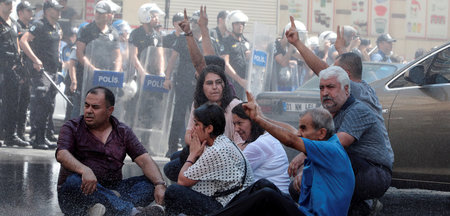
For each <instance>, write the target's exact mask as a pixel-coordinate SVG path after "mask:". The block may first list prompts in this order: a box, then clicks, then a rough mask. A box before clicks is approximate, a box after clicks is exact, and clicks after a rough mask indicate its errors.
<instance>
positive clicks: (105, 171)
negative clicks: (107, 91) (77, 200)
mask: <svg viewBox="0 0 450 216" xmlns="http://www.w3.org/2000/svg"><path fill="white" fill-rule="evenodd" d="M110 121H111V124H112V128H113V129H112V131H111V133H110V134H109V136H108V139H107V140H106V144H103V143H102V142H101V141H100V140H99V139H98V138H97V137H95V136H94V135H93V134H92V133H91V132H90V131H89V128H88V127H87V125H86V123H85V121H84V118H83V116H80V117H78V118H76V119H72V120H69V121H67V122H66V123H65V124H64V125H63V126H62V127H61V130H60V132H59V138H58V148H57V149H56V153H57V152H58V151H59V150H68V151H69V152H70V153H71V154H72V155H73V156H74V157H75V158H76V159H78V160H79V161H80V162H81V163H83V164H84V165H86V166H88V167H89V168H91V169H92V171H93V172H94V174H95V176H96V177H97V181H98V183H100V184H101V185H102V186H104V187H114V186H115V185H116V184H117V183H119V182H120V181H121V180H122V167H123V164H124V163H123V161H124V159H125V156H126V154H128V155H129V156H130V157H131V159H132V160H133V161H134V159H135V158H136V157H138V156H140V155H142V154H145V153H147V150H146V149H145V148H144V146H143V145H142V144H141V142H140V141H139V140H138V138H137V137H136V135H135V134H134V133H133V131H132V130H131V128H129V127H128V126H126V125H125V124H123V123H121V122H119V120H117V119H116V118H115V117H113V116H111V118H110ZM56 153H55V155H56ZM71 174H73V172H70V171H68V170H66V169H64V168H63V167H62V166H61V170H60V172H59V178H58V185H61V184H63V183H64V182H65V180H66V178H67V177H68V176H69V175H71Z"/></svg>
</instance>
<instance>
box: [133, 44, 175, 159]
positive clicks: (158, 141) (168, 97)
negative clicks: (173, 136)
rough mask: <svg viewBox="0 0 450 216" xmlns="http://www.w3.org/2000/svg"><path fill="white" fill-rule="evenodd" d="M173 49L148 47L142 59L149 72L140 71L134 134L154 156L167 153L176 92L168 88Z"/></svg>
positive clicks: (143, 65) (142, 54)
mask: <svg viewBox="0 0 450 216" xmlns="http://www.w3.org/2000/svg"><path fill="white" fill-rule="evenodd" d="M170 52H171V50H170V49H165V48H162V47H148V48H146V49H145V50H143V51H142V52H141V54H140V57H139V60H140V63H141V65H142V67H143V68H144V70H145V73H140V72H138V73H137V85H138V92H137V96H136V98H135V102H136V104H135V115H134V124H133V126H132V128H133V131H134V133H135V134H136V136H137V137H138V138H139V140H140V141H141V142H142V144H143V145H144V146H145V147H146V148H147V150H149V152H150V153H151V154H152V155H156V156H164V154H165V153H166V151H167V142H168V139H169V131H170V127H171V124H170V123H171V121H172V115H173V100H174V91H173V90H170V91H169V90H167V89H165V88H164V86H163V84H164V80H165V77H164V71H165V69H166V67H167V60H168V59H169V57H170Z"/></svg>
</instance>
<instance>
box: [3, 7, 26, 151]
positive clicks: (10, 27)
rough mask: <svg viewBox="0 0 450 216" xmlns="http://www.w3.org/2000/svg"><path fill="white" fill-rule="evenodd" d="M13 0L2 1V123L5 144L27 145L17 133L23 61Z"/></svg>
mask: <svg viewBox="0 0 450 216" xmlns="http://www.w3.org/2000/svg"><path fill="white" fill-rule="evenodd" d="M11 12H12V1H10V0H1V1H0V39H1V40H0V61H1V62H2V64H1V66H0V72H1V73H2V75H3V78H4V82H3V85H2V88H3V91H2V99H3V100H2V114H1V115H2V124H3V128H4V129H5V134H4V135H5V145H7V146H13V145H18V146H27V145H29V143H28V142H25V141H23V140H22V139H20V138H19V137H17V135H16V133H15V132H16V125H17V106H18V103H19V83H21V82H23V80H22V79H23V78H22V77H23V74H21V67H22V63H21V60H20V48H19V44H18V43H19V41H18V29H19V28H20V26H19V24H18V23H17V22H16V21H15V20H13V19H11V18H10V17H9V15H10V14H11Z"/></svg>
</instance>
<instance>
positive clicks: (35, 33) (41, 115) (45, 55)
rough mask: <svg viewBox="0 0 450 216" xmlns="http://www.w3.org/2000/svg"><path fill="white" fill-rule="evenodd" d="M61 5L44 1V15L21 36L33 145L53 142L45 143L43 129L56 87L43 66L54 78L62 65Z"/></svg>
mask: <svg viewBox="0 0 450 216" xmlns="http://www.w3.org/2000/svg"><path fill="white" fill-rule="evenodd" d="M62 8H63V6H61V5H60V4H59V3H58V1H56V0H48V1H46V2H45V3H44V7H43V10H44V17H43V18H42V19H41V20H39V21H36V22H34V23H33V24H32V25H31V27H30V30H29V32H26V33H25V34H24V35H23V36H22V38H21V39H20V47H21V48H22V49H23V51H24V53H25V54H26V55H27V57H28V58H29V59H30V60H31V62H32V64H33V69H34V70H33V71H31V100H30V106H31V107H33V109H31V113H30V118H33V119H34V121H33V122H34V124H35V125H34V127H35V128H36V131H35V139H34V141H33V143H32V144H33V148H36V149H48V148H49V147H50V148H55V147H56V145H52V146H48V145H47V144H46V142H45V133H46V129H47V125H48V120H49V119H48V117H49V115H50V113H51V112H53V110H54V103H55V95H56V88H55V87H54V86H52V84H51V82H50V81H49V80H48V79H47V77H46V76H45V75H44V73H43V70H45V71H46V72H47V73H48V75H49V77H50V78H51V79H53V80H56V73H57V71H58V70H59V69H60V68H61V62H60V59H59V44H60V41H61V37H62V31H61V28H60V27H59V24H58V23H57V21H58V19H59V17H60V14H61V9H62Z"/></svg>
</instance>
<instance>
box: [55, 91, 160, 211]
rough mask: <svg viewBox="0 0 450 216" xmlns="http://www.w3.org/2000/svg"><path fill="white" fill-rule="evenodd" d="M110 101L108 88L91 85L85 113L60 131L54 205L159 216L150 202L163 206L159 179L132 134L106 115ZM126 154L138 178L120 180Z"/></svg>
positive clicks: (150, 161) (112, 101)
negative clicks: (92, 86)
mask: <svg viewBox="0 0 450 216" xmlns="http://www.w3.org/2000/svg"><path fill="white" fill-rule="evenodd" d="M114 102H115V98H114V94H113V93H112V92H111V91H110V90H109V89H107V88H105V87H94V88H92V89H90V90H89V91H88V92H87V94H86V100H85V103H84V104H85V105H84V115H83V116H80V117H79V118H76V119H72V120H69V121H67V122H66V123H65V124H64V125H63V126H62V128H61V131H60V134H59V140H58V148H57V150H56V160H57V161H58V162H59V163H61V170H60V173H59V178H58V201H59V206H60V208H61V210H62V212H63V213H64V214H68V215H84V214H86V213H87V211H95V212H97V213H96V214H97V215H103V214H104V213H105V212H107V213H108V214H110V215H137V214H138V215H145V214H147V213H154V214H155V215H159V214H162V213H163V209H162V208H161V207H160V206H158V205H149V204H150V203H151V202H152V201H153V200H155V201H156V203H158V204H162V203H163V200H164V193H165V190H166V184H165V182H164V179H163V177H162V175H161V173H160V171H159V169H158V166H157V165H156V163H155V162H154V161H153V160H152V158H151V157H150V156H149V154H148V153H147V151H146V150H145V148H144V146H143V145H142V144H141V143H140V142H139V140H138V139H137V137H136V135H135V134H134V133H133V131H131V129H130V128H129V127H128V126H126V125H125V124H123V123H121V122H119V121H118V120H117V119H116V118H115V117H114V116H112V115H111V114H112V113H113V111H114ZM126 155H129V156H130V157H131V159H132V160H133V161H134V162H135V163H136V164H137V165H139V167H140V168H141V169H142V171H143V173H144V175H143V176H139V177H132V178H129V179H124V180H122V166H123V164H124V163H123V162H124V159H125V156H126ZM113 190H114V191H113ZM148 205H149V206H148ZM135 206H136V207H135ZM137 206H147V207H146V208H138V207H137Z"/></svg>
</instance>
